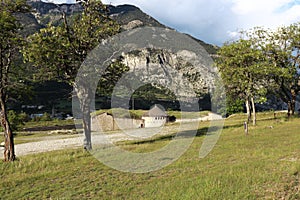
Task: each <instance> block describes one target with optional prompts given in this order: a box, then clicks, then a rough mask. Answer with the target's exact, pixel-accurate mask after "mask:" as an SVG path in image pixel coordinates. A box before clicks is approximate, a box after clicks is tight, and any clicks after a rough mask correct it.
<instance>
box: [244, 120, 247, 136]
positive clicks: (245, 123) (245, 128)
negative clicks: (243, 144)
mask: <svg viewBox="0 0 300 200" xmlns="http://www.w3.org/2000/svg"><path fill="white" fill-rule="evenodd" d="M244 130H245V135H248V123H247V122H244Z"/></svg>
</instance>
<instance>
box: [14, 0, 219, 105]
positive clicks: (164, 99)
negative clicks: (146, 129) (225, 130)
mask: <svg viewBox="0 0 300 200" xmlns="http://www.w3.org/2000/svg"><path fill="white" fill-rule="evenodd" d="M28 4H29V5H30V6H31V7H32V12H31V13H30V14H26V15H24V14H23V15H20V16H18V18H19V19H20V21H21V23H22V24H23V25H24V29H23V30H22V33H23V34H24V35H30V34H33V33H35V32H37V31H38V30H39V29H41V28H44V27H46V26H47V24H49V23H51V24H54V25H59V24H61V23H62V11H63V12H64V13H65V14H66V15H67V16H69V17H71V16H74V15H77V14H80V13H81V12H82V7H81V6H80V5H79V4H59V5H58V4H53V3H45V2H42V1H40V0H31V1H28ZM107 7H108V10H109V15H110V17H111V18H113V19H114V20H116V21H117V22H118V23H119V24H120V25H121V29H122V30H123V31H126V30H131V29H134V28H137V27H143V26H147V27H149V26H150V27H161V28H169V27H167V26H165V25H163V24H161V23H160V22H159V21H157V20H156V19H154V18H153V17H151V16H149V15H147V14H146V13H144V12H143V11H142V10H140V9H139V8H138V7H136V6H133V5H119V6H112V5H107ZM169 29H171V28H169ZM183 35H185V36H188V37H190V38H192V39H193V40H195V41H196V42H197V43H199V44H200V45H202V47H204V49H205V50H206V51H207V52H208V54H209V55H210V56H213V55H214V54H216V50H217V47H216V46H214V45H210V44H207V43H205V42H203V41H201V40H199V39H196V38H193V37H192V36H190V35H187V34H184V33H183ZM204 52H205V51H204ZM203 54H206V55H207V53H206V52H205V53H203ZM204 57H206V56H204ZM207 57H209V56H207ZM193 58H194V55H193V54H191V52H186V51H178V52H169V51H168V50H157V51H154V50H153V49H147V50H144V51H141V52H132V53H128V54H127V55H124V56H123V60H122V62H123V63H124V64H126V65H127V66H128V67H129V68H130V69H131V71H135V72H136V73H138V74H140V77H141V78H142V79H143V80H148V81H149V82H152V83H154V82H156V83H157V85H155V86H154V85H152V86H151V84H150V85H147V86H145V87H147V88H146V90H147V91H148V92H149V94H148V93H147V92H145V90H144V89H145V88H142V89H140V93H139V90H138V91H137V93H139V94H135V96H136V97H135V98H136V99H135V101H136V102H135V108H137V109H148V107H147V106H149V105H152V104H153V103H154V104H155V103H160V104H162V105H165V106H166V107H167V108H171V109H178V106H179V105H178V102H177V103H176V102H175V101H174V99H172V100H171V98H169V97H170V96H172V94H171V95H167V94H166V93H165V91H164V89H163V88H162V87H161V86H163V87H164V86H165V84H166V81H168V80H170V79H171V80H173V81H174V82H176V83H177V85H174V86H179V85H183V84H182V83H181V81H182V80H181V77H176V76H175V75H174V74H168V72H166V69H165V67H175V68H176V70H178V71H180V72H181V73H182V74H183V76H184V77H185V78H186V79H187V80H189V81H190V82H192V83H193V86H191V87H193V89H194V91H195V93H196V94H197V95H198V96H199V97H201V98H200V99H202V100H200V101H202V102H200V104H201V109H206V110H207V109H210V96H209V88H210V87H209V85H211V84H210V83H208V82H212V80H210V79H209V78H207V77H212V76H211V75H212V74H213V73H215V72H214V68H213V67H208V68H205V67H203V68H201V69H200V71H199V70H197V69H195V68H194V67H193V66H192V64H191V62H189V61H190V60H192V59H193ZM148 61H149V63H148V66H149V69H146V68H143V65H145V63H146V62H148ZM149 73H150V74H152V76H149ZM168 77H169V78H168ZM171 77H172V78H171ZM47 87H48V86H47ZM51 87H52V86H51ZM157 88H158V89H159V90H157ZM178 88H179V87H178ZM178 88H177V87H175V88H169V89H172V90H173V91H175V92H176V93H177V94H178V95H179V96H185V97H187V96H189V93H190V91H184V92H182V91H180V90H179V89H178ZM36 93H37V95H39V94H41V93H42V92H41V91H40V89H37V91H36ZM49 93H50V92H49ZM151 93H155V96H156V97H155V98H150V97H149V95H151ZM171 93H172V92H171ZM55 95H59V94H55ZM55 95H49V98H50V96H51V98H52V97H53V98H55ZM62 95H63V94H62ZM51 98H50V99H51ZM37 99H38V98H37ZM102 99H103V98H102ZM102 99H100V100H101V101H102ZM100 100H99V101H100ZM153 100H156V101H153ZM37 101H38V102H40V104H41V105H44V104H45V103H42V102H41V101H39V100H37ZM38 102H35V103H36V104H38ZM174 102H175V103H174ZM105 104H106V102H101V106H100V107H101V108H104V107H106V108H108V107H109V106H110V105H107V106H106V105H105ZM104 105H105V106H104ZM46 106H47V105H46ZM96 106H97V105H96ZM56 107H57V106H56ZM68 107H70V105H69V106H68ZM49 108H50V107H49ZM51 108H52V106H51ZM51 108H50V109H51ZM59 110H62V109H61V108H60V109H59ZM67 110H68V109H67Z"/></svg>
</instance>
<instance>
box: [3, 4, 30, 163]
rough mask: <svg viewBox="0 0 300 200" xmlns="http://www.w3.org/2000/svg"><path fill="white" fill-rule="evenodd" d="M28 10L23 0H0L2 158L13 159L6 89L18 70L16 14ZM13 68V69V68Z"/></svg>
mask: <svg viewBox="0 0 300 200" xmlns="http://www.w3.org/2000/svg"><path fill="white" fill-rule="evenodd" d="M28 11H29V7H28V6H27V4H26V1H25V0H1V1H0V118H1V126H2V128H3V130H4V143H5V145H4V160H5V161H14V160H15V150H14V138H13V133H12V129H11V126H10V123H9V121H8V117H7V113H8V111H7V106H6V102H7V99H8V89H9V86H10V82H11V80H10V79H11V77H12V76H13V73H12V71H13V70H18V66H16V62H15V59H16V58H17V56H18V52H19V49H20V47H21V45H20V44H21V40H22V37H21V35H20V34H19V30H20V28H21V25H20V23H19V22H18V20H17V18H16V15H17V14H18V13H25V12H28ZM13 68H14V69H13Z"/></svg>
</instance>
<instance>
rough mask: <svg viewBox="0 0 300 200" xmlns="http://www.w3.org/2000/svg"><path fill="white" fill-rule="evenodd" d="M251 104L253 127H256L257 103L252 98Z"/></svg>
mask: <svg viewBox="0 0 300 200" xmlns="http://www.w3.org/2000/svg"><path fill="white" fill-rule="evenodd" d="M251 104H252V122H253V126H255V125H256V109H255V102H254V98H253V97H251Z"/></svg>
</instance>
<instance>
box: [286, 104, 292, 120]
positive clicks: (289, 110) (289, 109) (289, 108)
mask: <svg viewBox="0 0 300 200" xmlns="http://www.w3.org/2000/svg"><path fill="white" fill-rule="evenodd" d="M291 110H292V102H291V101H288V113H287V115H288V117H290V116H291Z"/></svg>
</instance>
